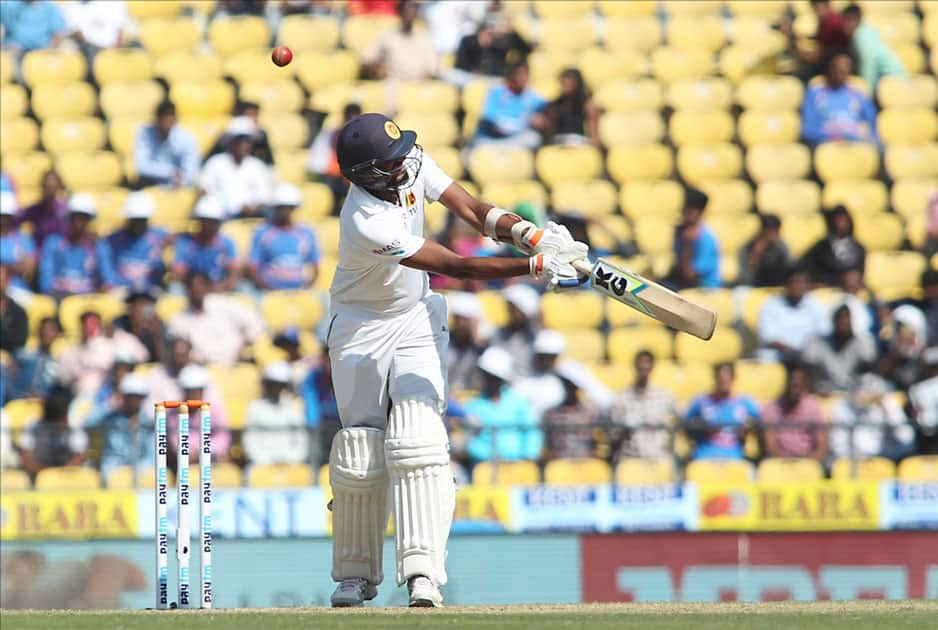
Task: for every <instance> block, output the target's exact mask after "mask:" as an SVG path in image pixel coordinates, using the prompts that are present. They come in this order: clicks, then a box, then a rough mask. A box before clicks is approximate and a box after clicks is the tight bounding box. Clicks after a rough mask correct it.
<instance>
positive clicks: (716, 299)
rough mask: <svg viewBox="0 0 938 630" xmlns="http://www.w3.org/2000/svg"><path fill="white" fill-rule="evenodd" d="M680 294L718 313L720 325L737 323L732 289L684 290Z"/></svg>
mask: <svg viewBox="0 0 938 630" xmlns="http://www.w3.org/2000/svg"><path fill="white" fill-rule="evenodd" d="M680 293H681V295H682V296H684V297H686V298H687V299H688V300H691V301H692V302H696V303H697V304H700V305H702V306H706V307H707V308H710V309H712V310H714V311H716V314H717V321H718V322H719V323H721V324H723V325H726V326H729V325H731V324H732V323H733V322H735V321H736V300H735V298H734V297H733V291H732V290H731V289H684V290H683V291H681V292H680Z"/></svg>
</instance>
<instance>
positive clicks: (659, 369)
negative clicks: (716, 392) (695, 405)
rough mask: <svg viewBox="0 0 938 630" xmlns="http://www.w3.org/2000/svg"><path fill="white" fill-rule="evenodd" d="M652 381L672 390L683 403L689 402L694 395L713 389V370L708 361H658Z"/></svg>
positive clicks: (652, 374)
mask: <svg viewBox="0 0 938 630" xmlns="http://www.w3.org/2000/svg"><path fill="white" fill-rule="evenodd" d="M651 382H652V384H654V385H658V386H659V387H664V388H666V389H668V390H669V391H671V393H673V394H674V396H675V397H676V398H677V399H678V402H680V403H681V404H687V403H689V402H690V401H691V399H693V397H694V396H698V395H700V394H702V393H705V392H708V391H710V390H711V389H713V370H712V369H711V368H710V366H709V365H707V364H706V363H699V362H694V363H678V362H676V361H658V363H656V364H655V369H654V371H653V372H652V373H651Z"/></svg>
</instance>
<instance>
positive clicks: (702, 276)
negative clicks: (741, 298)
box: [670, 188, 720, 289]
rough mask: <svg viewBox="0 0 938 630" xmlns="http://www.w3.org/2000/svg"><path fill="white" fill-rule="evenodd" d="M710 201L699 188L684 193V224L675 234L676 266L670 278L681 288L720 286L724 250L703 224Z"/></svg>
mask: <svg viewBox="0 0 938 630" xmlns="http://www.w3.org/2000/svg"><path fill="white" fill-rule="evenodd" d="M708 201H709V198H708V197H707V195H706V194H704V193H703V192H701V191H699V190H697V189H696V188H687V189H686V190H685V191H684V213H683V216H684V220H683V222H682V223H681V224H680V225H678V226H677V227H676V228H675V230H674V256H675V265H674V269H673V270H672V272H671V278H670V280H671V282H672V284H674V285H676V286H677V288H680V289H683V288H687V287H719V286H720V246H719V244H718V243H717V237H716V235H715V234H714V233H713V230H711V229H710V227H709V226H708V225H707V224H706V223H704V222H703V213H704V209H705V208H706V207H707V202H708Z"/></svg>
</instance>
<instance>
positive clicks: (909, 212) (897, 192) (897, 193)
mask: <svg viewBox="0 0 938 630" xmlns="http://www.w3.org/2000/svg"><path fill="white" fill-rule="evenodd" d="M936 190H938V177H933V178H914V177H907V178H902V179H899V180H897V181H896V182H895V183H894V184H893V185H892V189H891V190H890V193H889V194H890V203H891V204H892V207H893V209H895V211H896V212H898V213H899V214H901V215H902V216H903V217H905V218H906V219H908V218H910V217H920V216H925V208H926V207H927V205H928V198H929V197H930V196H931V195H932V194H933V193H934V192H935V191H936Z"/></svg>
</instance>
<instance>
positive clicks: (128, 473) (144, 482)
mask: <svg viewBox="0 0 938 630" xmlns="http://www.w3.org/2000/svg"><path fill="white" fill-rule="evenodd" d="M168 473H169V474H168V475H167V481H166V483H167V485H168V486H169V487H172V486H174V485H175V484H176V475H175V473H173V471H171V470H170V471H168ZM155 476H156V472H155V471H154V470H153V468H152V467H147V468H146V469H141V470H140V471H139V472H138V473H137V482H136V484H135V483H134V468H133V466H118V467H117V468H115V469H114V470H112V471H111V472H110V474H109V475H108V476H107V477H106V478H105V480H104V486H105V487H106V488H107V489H108V490H133V489H134V488H140V489H148V490H149V489H152V488H153V487H154V477H155ZM190 482H191V478H190ZM189 487H190V488H192V487H195V486H194V485H193V484H192V483H190V484H189Z"/></svg>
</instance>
